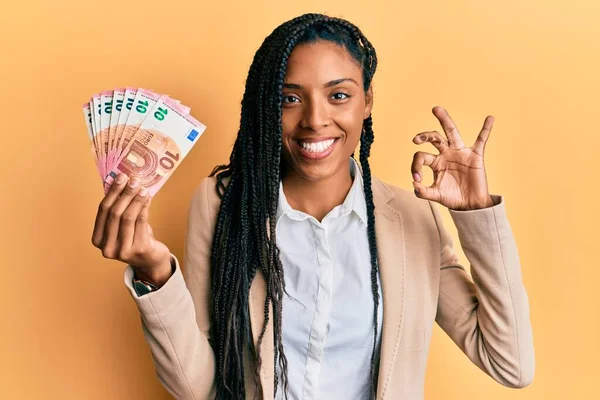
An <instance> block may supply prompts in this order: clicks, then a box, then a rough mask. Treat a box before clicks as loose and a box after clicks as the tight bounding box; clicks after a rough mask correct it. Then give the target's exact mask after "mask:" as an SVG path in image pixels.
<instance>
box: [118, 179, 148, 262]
mask: <svg viewBox="0 0 600 400" xmlns="http://www.w3.org/2000/svg"><path fill="white" fill-rule="evenodd" d="M147 195H148V189H147V188H145V187H142V188H141V189H140V191H139V192H138V194H137V195H136V196H135V197H134V198H133V200H132V201H131V203H130V204H129V206H128V207H127V209H126V210H125V212H124V213H123V215H122V216H121V223H120V225H119V235H118V237H117V243H118V247H119V249H120V254H119V258H122V259H127V258H130V257H131V256H132V255H133V254H132V248H133V246H134V237H135V232H136V229H137V223H136V221H137V220H138V218H139V215H140V212H141V211H142V209H143V208H144V206H145V204H146V200H148V196H147ZM144 229H145V230H147V229H146V228H144Z"/></svg>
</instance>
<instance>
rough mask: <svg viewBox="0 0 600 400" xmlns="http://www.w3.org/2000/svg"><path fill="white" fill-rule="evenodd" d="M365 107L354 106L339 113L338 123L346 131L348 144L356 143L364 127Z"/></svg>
mask: <svg viewBox="0 0 600 400" xmlns="http://www.w3.org/2000/svg"><path fill="white" fill-rule="evenodd" d="M362 117H363V108H359V107H353V108H352V109H350V110H344V111H343V112H340V113H338V115H337V118H336V123H337V124H338V126H339V127H340V128H341V129H342V130H343V131H344V132H345V133H346V136H347V137H346V141H347V142H348V144H352V145H356V144H357V143H358V141H359V140H360V135H361V133H362V127H363V118H362Z"/></svg>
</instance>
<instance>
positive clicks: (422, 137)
mask: <svg viewBox="0 0 600 400" xmlns="http://www.w3.org/2000/svg"><path fill="white" fill-rule="evenodd" d="M419 139H421V140H422V141H425V140H427V136H425V135H421V136H419Z"/></svg>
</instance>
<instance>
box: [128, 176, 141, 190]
mask: <svg viewBox="0 0 600 400" xmlns="http://www.w3.org/2000/svg"><path fill="white" fill-rule="evenodd" d="M139 184H140V180H139V178H131V180H130V181H129V187H130V188H136V187H138V185H139Z"/></svg>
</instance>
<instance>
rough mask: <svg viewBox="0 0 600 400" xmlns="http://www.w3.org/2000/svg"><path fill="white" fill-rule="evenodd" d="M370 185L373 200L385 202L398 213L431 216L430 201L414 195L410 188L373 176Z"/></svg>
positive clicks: (431, 205)
mask: <svg viewBox="0 0 600 400" xmlns="http://www.w3.org/2000/svg"><path fill="white" fill-rule="evenodd" d="M371 187H372V188H373V197H374V200H376V199H378V200H379V202H380V203H382V204H386V206H388V207H390V208H391V209H393V210H394V211H396V212H399V213H400V214H403V215H404V214H406V213H411V214H414V213H417V214H427V215H429V216H431V214H432V209H431V208H432V207H434V205H433V204H431V201H429V200H426V199H421V198H419V197H417V196H416V195H415V193H414V192H413V191H412V190H408V189H405V188H402V187H399V186H396V185H394V184H391V183H388V182H385V181H382V180H380V179H379V178H377V177H375V176H373V179H372V182H371Z"/></svg>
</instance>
